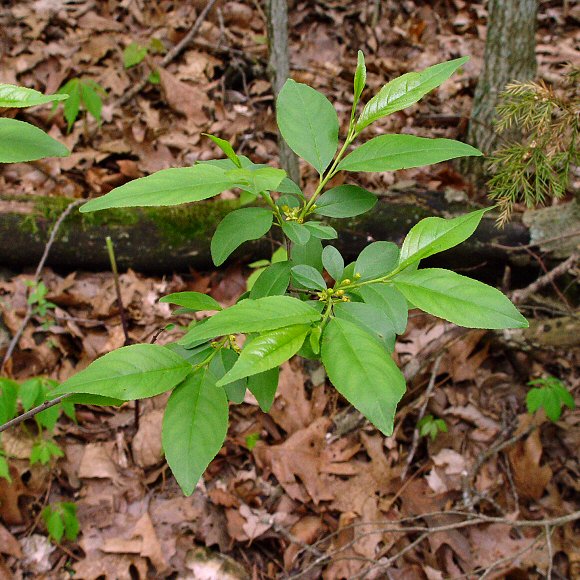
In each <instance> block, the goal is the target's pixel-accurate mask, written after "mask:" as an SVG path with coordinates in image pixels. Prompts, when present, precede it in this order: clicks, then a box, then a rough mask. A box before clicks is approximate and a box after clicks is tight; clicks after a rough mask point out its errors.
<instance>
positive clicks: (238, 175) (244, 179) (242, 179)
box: [226, 167, 286, 195]
mask: <svg viewBox="0 0 580 580" xmlns="http://www.w3.org/2000/svg"><path fill="white" fill-rule="evenodd" d="M226 175H227V176H228V177H230V178H232V179H233V180H234V181H235V186H236V187H240V188H241V189H244V190H246V191H249V192H250V193H252V194H254V195H260V193H261V192H263V191H276V190H277V188H278V186H279V185H280V182H281V181H282V180H283V179H284V177H285V176H286V172H285V171H284V170H283V169H276V168H275V167H258V168H250V169H230V170H229V171H228V172H227V173H226Z"/></svg>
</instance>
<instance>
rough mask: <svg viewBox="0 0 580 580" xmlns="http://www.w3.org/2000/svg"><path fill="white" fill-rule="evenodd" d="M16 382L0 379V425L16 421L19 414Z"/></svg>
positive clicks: (18, 388) (18, 387)
mask: <svg viewBox="0 0 580 580" xmlns="http://www.w3.org/2000/svg"><path fill="white" fill-rule="evenodd" d="M19 390H20V386H19V385H18V383H17V382H16V381H13V380H12V379H7V378H5V377H0V425H2V424H3V423H6V422H7V421H10V420H11V419H14V417H16V415H17V414H18V391H19Z"/></svg>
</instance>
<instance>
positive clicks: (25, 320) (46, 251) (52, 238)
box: [0, 199, 86, 373]
mask: <svg viewBox="0 0 580 580" xmlns="http://www.w3.org/2000/svg"><path fill="white" fill-rule="evenodd" d="M85 201H86V200H84V199H76V200H75V201H73V202H72V203H69V204H68V205H67V206H66V208H65V209H64V211H63V212H62V213H61V214H60V216H59V217H58V219H57V220H56V222H55V223H54V226H53V228H52V231H51V232H50V236H49V238H48V241H47V242H46V245H45V246H44V252H43V254H42V257H41V258H40V261H39V262H38V266H37V267H36V272H35V273H34V278H33V283H34V284H38V281H39V280H40V273H41V272H42V269H43V268H44V264H45V263H46V260H47V258H48V254H49V253H50V250H51V248H52V245H53V244H54V241H55V239H56V235H57V234H58V230H59V229H60V226H61V225H62V223H63V222H64V220H65V219H66V218H67V217H68V216H69V214H70V212H71V211H72V210H73V209H74V208H75V207H77V206H79V205H81V204H83V203H85ZM32 312H33V309H32V304H28V305H27V307H26V314H25V315H24V318H23V319H22V322H21V323H20V327H19V328H18V330H17V331H16V334H15V335H14V336H13V337H12V340H11V341H10V344H9V345H8V348H7V349H6V353H5V354H4V358H3V359H2V364H1V365H0V373H1V372H2V371H3V370H4V367H5V366H6V363H7V362H8V361H9V360H10V358H11V357H12V353H13V352H14V349H15V348H16V346H17V345H18V342H19V341H20V337H21V336H22V333H23V332H24V329H25V328H26V326H27V325H28V323H29V322H30V319H31V318H32Z"/></svg>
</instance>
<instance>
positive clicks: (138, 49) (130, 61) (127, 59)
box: [123, 38, 166, 85]
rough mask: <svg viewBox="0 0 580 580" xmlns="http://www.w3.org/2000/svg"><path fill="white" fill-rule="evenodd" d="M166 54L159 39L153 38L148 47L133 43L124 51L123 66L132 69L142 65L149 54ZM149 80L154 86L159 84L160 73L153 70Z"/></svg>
mask: <svg viewBox="0 0 580 580" xmlns="http://www.w3.org/2000/svg"><path fill="white" fill-rule="evenodd" d="M165 52H166V49H165V46H164V45H163V43H162V42H161V41H160V40H159V39H158V38H152V39H151V40H149V43H148V44H147V45H142V44H139V43H137V42H131V43H130V44H128V45H127V46H126V47H125V50H123V66H124V67H125V69H130V68H133V67H135V66H137V65H139V64H141V63H142V62H143V61H144V60H145V58H146V57H147V55H148V54H149V53H151V54H163V53H165ZM148 80H149V82H150V83H152V84H154V85H156V84H159V72H157V71H156V70H151V72H150V74H149V79H148Z"/></svg>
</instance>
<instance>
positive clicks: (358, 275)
mask: <svg viewBox="0 0 580 580" xmlns="http://www.w3.org/2000/svg"><path fill="white" fill-rule="evenodd" d="M354 279H355V280H358V279H360V274H359V273H358V272H357V273H356V274H355V275H354Z"/></svg>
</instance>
